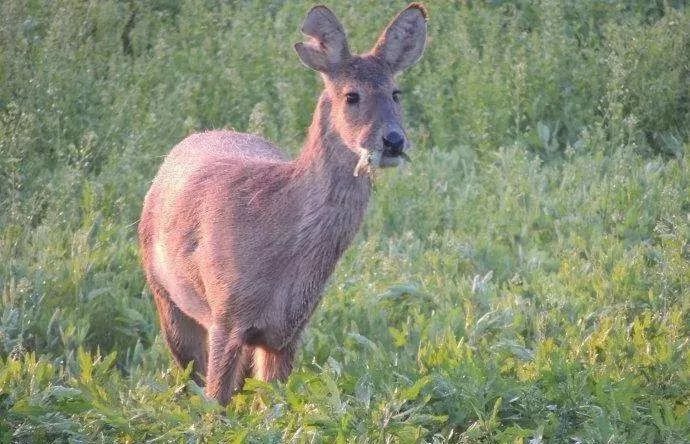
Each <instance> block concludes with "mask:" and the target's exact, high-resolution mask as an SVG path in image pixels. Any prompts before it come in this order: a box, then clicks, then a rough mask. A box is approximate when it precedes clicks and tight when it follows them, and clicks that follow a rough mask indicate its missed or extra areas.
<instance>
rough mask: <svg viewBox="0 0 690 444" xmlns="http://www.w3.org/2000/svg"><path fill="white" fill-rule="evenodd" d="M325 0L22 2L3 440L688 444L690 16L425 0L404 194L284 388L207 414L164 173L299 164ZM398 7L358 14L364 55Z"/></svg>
mask: <svg viewBox="0 0 690 444" xmlns="http://www.w3.org/2000/svg"><path fill="white" fill-rule="evenodd" d="M309 6H310V3H307V2H290V3H285V4H283V3H282V2H269V1H263V2H214V1H210V0H209V1H201V0H189V1H183V2H174V1H169V0H156V1H152V2H141V1H137V0H131V1H127V2H122V1H108V0H104V1H77V0H64V1H60V2H51V3H45V2H35V1H29V0H10V1H7V2H3V3H2V4H1V5H0V51H1V52H0V179H1V181H2V186H1V187H0V203H1V207H2V210H0V255H1V257H2V258H3V260H2V261H1V262H0V291H1V296H2V297H1V298H0V442H54V441H57V442H113V441H116V442H146V441H151V442H198V441H200V442H217V441H227V442H399V443H407V442H420V441H424V442H461V443H475V442H497V443H503V442H510V443H520V442H523V443H528V442H529V443H540V442H555V443H559V442H563V443H575V442H580V443H631V442H636V443H637V442H640V443H683V442H690V401H689V400H690V355H689V354H688V347H689V343H688V342H689V339H688V338H689V330H690V282H689V279H690V269H689V268H690V178H689V177H688V169H689V165H688V157H687V156H688V148H689V147H690V141H689V137H688V132H689V129H690V105H689V104H690V31H689V30H690V10H688V8H687V7H686V5H685V2H684V1H672V0H671V1H663V2H645V1H632V0H631V1H627V2H612V1H601V0H585V1H580V2H568V1H565V0H541V1H537V2H527V1H522V0H512V1H507V0H506V1H486V2H480V1H473V2H471V1H465V2H453V3H451V2H436V1H431V2H429V4H428V6H429V10H430V14H431V20H430V22H429V27H430V40H429V47H428V50H427V52H426V54H425V56H424V58H423V61H422V62H421V63H420V64H419V65H417V66H416V67H414V68H412V69H411V70H410V71H409V72H408V73H406V74H405V75H404V76H403V77H401V79H400V80H401V84H402V89H403V90H404V91H405V93H404V103H405V108H406V115H407V121H408V127H409V131H410V136H411V138H412V139H413V140H414V141H416V149H415V151H414V153H413V157H414V164H413V165H412V167H411V168H409V169H406V170H404V171H400V172H387V173H386V174H382V175H381V177H380V179H379V180H378V181H377V183H376V186H375V192H374V198H373V202H372V205H371V208H370V210H369V214H368V216H367V220H366V222H365V224H364V226H363V228H362V230H361V234H360V235H359V236H358V237H357V240H356V241H355V243H354V245H353V246H352V248H351V249H350V250H349V251H348V253H347V254H346V256H345V257H344V258H343V260H342V261H341V263H340V264H339V266H338V268H337V271H336V273H335V274H334V276H333V277H332V279H331V283H330V285H329V287H328V289H327V291H326V294H325V297H324V300H323V302H322V304H321V306H320V307H319V309H318V310H317V311H316V314H315V316H314V318H313V319H312V321H311V324H310V327H309V329H308V331H307V332H306V334H305V337H304V341H303V346H302V350H301V352H300V354H299V356H298V359H297V362H296V370H295V372H294V373H293V375H292V376H291V377H290V379H289V380H288V381H287V382H286V383H276V384H264V383H261V382H259V381H254V380H249V381H248V382H247V384H246V386H245V389H244V390H243V391H242V392H241V393H240V394H238V395H237V396H236V397H235V398H234V399H233V401H232V402H231V404H230V405H229V406H228V407H227V409H223V408H221V407H219V406H218V405H216V404H214V403H211V402H207V401H205V400H204V398H203V397H202V396H201V390H200V389H199V388H198V387H197V386H196V385H195V384H194V383H193V382H191V381H190V379H189V373H188V371H184V370H180V369H178V368H176V367H175V366H174V365H173V363H172V361H171V357H170V355H169V353H168V351H167V349H166V347H165V345H164V343H163V341H162V339H161V336H160V331H159V328H158V324H157V318H156V313H155V309H154V306H153V304H152V301H151V297H150V294H149V293H148V290H147V289H146V288H145V284H144V279H143V274H142V272H141V270H140V267H139V259H138V253H137V244H136V223H137V221H138V217H139V211H140V208H141V202H142V198H143V195H144V193H145V192H146V190H147V188H148V185H149V183H150V180H151V179H152V177H153V176H154V174H155V171H156V168H157V167H158V165H159V164H160V163H161V160H162V156H164V155H165V153H166V152H167V151H168V150H169V149H170V147H171V146H172V145H174V144H175V143H176V142H177V141H179V140H180V139H181V138H183V137H184V136H185V135H186V134H189V133H191V132H194V131H199V130H203V129H205V128H222V127H232V128H236V129H238V130H242V131H252V132H259V133H262V134H264V135H265V136H266V137H268V138H270V139H271V140H274V141H275V142H277V143H278V144H279V145H281V146H283V147H286V150H287V151H289V152H290V153H292V154H294V153H296V152H297V150H298V149H299V146H300V144H301V141H302V138H303V135H304V132H305V128H306V126H307V125H308V123H309V121H310V119H311V112H312V110H313V107H314V104H315V99H316V96H317V94H318V92H319V90H320V84H319V80H318V77H317V76H316V75H315V74H313V73H311V72H309V71H308V70H306V68H303V67H302V66H301V64H300V63H299V61H298V59H297V57H296V55H295V54H294V53H293V50H292V48H291V44H290V43H291V42H294V41H298V40H299V39H300V35H299V31H298V29H299V23H300V22H301V20H302V18H303V16H304V13H305V12H306V10H308V8H309ZM403 6H404V4H403V3H398V2H385V4H380V3H379V2H370V1H365V0H359V1H355V2H348V4H347V5H344V4H341V5H335V4H334V5H333V7H334V9H335V11H336V12H337V14H338V15H339V16H340V17H341V19H342V20H343V22H344V23H345V26H346V28H347V29H348V30H349V34H350V36H351V40H352V45H353V47H354V48H355V49H357V50H359V51H363V50H366V49H367V48H368V47H369V46H370V45H371V43H372V42H373V41H374V39H375V37H376V35H377V33H378V32H379V30H380V29H381V28H382V26H383V25H384V24H385V23H386V22H387V20H389V19H390V17H391V16H392V15H393V14H394V13H395V12H396V11H397V10H399V9H401V8H402V7H403Z"/></svg>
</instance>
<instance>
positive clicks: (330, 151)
mask: <svg viewBox="0 0 690 444" xmlns="http://www.w3.org/2000/svg"><path fill="white" fill-rule="evenodd" d="M330 114H331V104H330V99H329V98H328V96H327V95H326V93H323V94H321V97H320V98H319V102H318V105H317V107H316V111H315V112H314V118H313V120H312V123H311V126H310V127H309V133H308V135H307V140H306V141H305V143H304V147H303V148H302V152H301V153H300V155H299V157H298V158H297V159H296V160H295V176H294V177H295V179H296V181H297V182H298V183H299V184H300V185H301V186H302V187H307V190H305V191H308V193H307V194H308V195H309V196H311V199H310V200H309V201H310V203H311V204H312V205H316V206H326V207H328V208H329V209H331V210H340V212H345V213H347V212H352V213H353V216H355V217H357V216H359V217H360V218H361V216H362V215H363V212H364V210H365V209H366V206H367V204H368V202H369V195H370V193H371V183H370V181H369V178H367V177H362V176H360V177H354V174H353V173H354V169H355V165H356V164H357V161H358V158H357V155H356V154H355V153H354V152H352V151H351V150H350V149H348V148H347V147H346V146H345V144H344V143H343V141H342V140H341V138H340V136H339V135H338V134H337V133H336V132H335V131H334V130H333V128H332V125H331V123H330V121H331V119H330ZM360 221H361V220H360ZM360 221H357V227H355V230H356V229H357V228H358V226H359V222H360Z"/></svg>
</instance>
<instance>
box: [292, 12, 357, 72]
mask: <svg viewBox="0 0 690 444" xmlns="http://www.w3.org/2000/svg"><path fill="white" fill-rule="evenodd" d="M302 33H303V34H304V35H306V36H308V37H311V38H310V39H309V40H308V41H306V42H302V43H297V44H295V51H297V54H298V55H299V58H300V59H301V60H302V62H303V63H304V64H305V65H307V66H308V67H310V68H312V69H315V70H317V71H320V72H323V73H326V74H327V73H329V72H332V71H334V70H336V69H337V68H338V66H340V65H341V64H342V63H344V62H345V61H346V60H347V59H349V58H350V49H349V48H348V46H347V36H346V35H345V31H344V30H343V26H342V25H341V24H340V22H339V21H338V19H337V17H336V16H335V14H333V12H331V10H330V9H328V8H327V7H325V6H314V7H313V8H312V9H311V10H310V11H309V13H308V14H307V18H306V19H304V24H303V25H302Z"/></svg>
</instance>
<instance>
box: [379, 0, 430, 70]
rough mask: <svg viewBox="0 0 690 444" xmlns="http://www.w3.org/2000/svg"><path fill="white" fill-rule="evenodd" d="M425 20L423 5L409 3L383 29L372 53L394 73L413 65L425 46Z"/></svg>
mask: <svg viewBox="0 0 690 444" xmlns="http://www.w3.org/2000/svg"><path fill="white" fill-rule="evenodd" d="M426 20H427V11H426V8H425V7H424V5H422V4H421V3H411V4H410V5H409V6H408V7H407V8H405V10H403V11H402V12H401V13H400V14H398V15H397V16H396V17H395V18H394V19H393V21H391V22H390V23H389V24H388V26H387V27H386V29H384V30H383V33H381V36H380V37H379V39H378V41H377V42H376V44H375V45H374V49H373V50H372V53H373V54H374V55H375V56H377V57H379V58H380V59H381V60H383V61H384V62H386V63H387V64H388V66H390V68H391V70H393V72H394V73H396V74H397V73H400V72H402V71H404V70H405V69H407V68H409V67H410V66H412V65H414V64H415V63H417V62H418V61H419V59H420V58H421V57H422V53H423V52H424V48H425V47H426Z"/></svg>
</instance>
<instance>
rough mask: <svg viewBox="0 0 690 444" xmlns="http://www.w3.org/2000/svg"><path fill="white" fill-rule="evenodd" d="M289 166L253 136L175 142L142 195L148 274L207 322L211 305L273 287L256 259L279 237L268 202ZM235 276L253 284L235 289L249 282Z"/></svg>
mask: <svg viewBox="0 0 690 444" xmlns="http://www.w3.org/2000/svg"><path fill="white" fill-rule="evenodd" d="M286 165H287V163H286V157H285V155H284V154H283V153H282V152H281V151H280V150H279V149H278V148H276V147H275V146H273V145H272V144H270V143H269V142H267V141H266V140H264V139H262V138H260V137H258V136H255V135H250V134H242V133H234V132H229V131H213V132H206V133H200V134H194V135H191V136H189V137H188V138H186V139H185V140H183V141H182V142H180V143H179V144H178V145H177V146H176V147H175V148H173V150H172V151H171V152H170V154H169V155H168V156H167V157H166V159H165V161H164V162H163V165H162V166H161V168H160V170H159V171H158V174H157V175H156V178H155V179H154V181H153V184H152V186H151V188H150V190H149V192H148V193H147V195H146V198H145V201H144V208H143V212H142V217H141V222H140V225H139V238H140V243H141V251H142V260H143V265H144V269H145V271H146V276H147V279H148V281H149V283H150V284H151V285H152V287H155V286H157V287H159V288H161V289H163V290H165V292H166V293H167V295H168V296H169V298H170V300H171V302H172V303H174V304H175V305H176V306H177V307H178V308H179V309H180V310H181V311H182V312H183V313H184V314H185V315H187V316H189V317H190V318H192V319H194V320H195V321H196V322H197V323H199V324H200V325H202V326H204V327H205V328H207V327H208V326H209V325H210V323H211V315H212V311H214V309H213V307H221V306H224V305H227V303H228V302H229V303H231V304H238V303H242V302H243V301H228V300H227V298H230V297H231V295H233V294H234V296H235V297H242V295H244V298H251V297H252V295H250V294H249V293H259V294H270V293H271V290H272V289H270V288H266V287H267V282H264V281H265V279H263V280H262V279H261V278H260V275H261V274H262V273H261V270H260V268H262V267H261V266H259V267H257V263H256V261H257V259H259V261H260V262H266V260H265V259H263V260H262V259H261V256H262V254H261V251H262V250H265V249H266V248H267V246H270V244H271V243H273V244H275V243H280V241H279V239H278V238H277V237H276V234H277V233H279V232H280V231H279V230H278V231H277V232H276V229H277V228H279V227H274V226H270V225H271V224H272V221H273V222H274V221H275V219H276V217H275V216H276V215H274V214H273V213H274V211H272V209H271V208H270V207H271V204H272V203H273V204H275V200H276V196H275V195H272V194H273V193H274V192H278V193H280V189H281V185H280V182H281V181H282V180H281V179H282V177H284V176H285V174H284V170H285V169H286ZM277 199H278V200H280V197H279V196H278V197H277ZM267 224H268V225H269V226H267ZM257 233H268V238H267V236H266V235H263V236H261V238H257ZM257 255H258V257H257ZM270 265H271V264H264V267H267V266H270ZM238 276H243V281H246V282H251V286H252V287H254V288H240V287H246V286H247V283H246V282H239V281H238ZM259 287H262V288H259ZM240 290H242V291H240ZM238 293H239V294H238ZM259 299H261V298H259ZM245 302H246V301H245ZM262 302H263V303H266V302H268V301H261V300H259V301H253V302H251V303H252V304H257V303H259V304H260V303H262Z"/></svg>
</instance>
